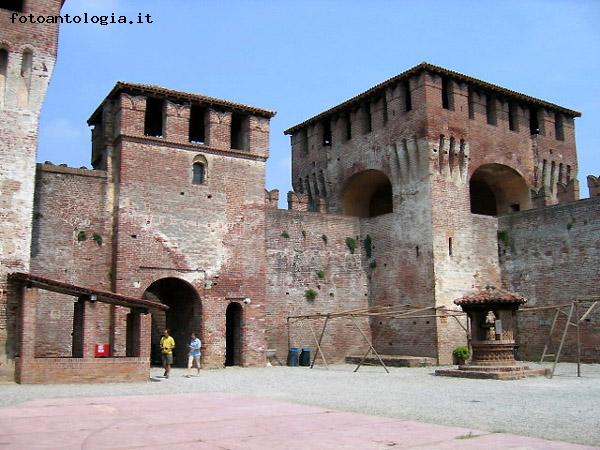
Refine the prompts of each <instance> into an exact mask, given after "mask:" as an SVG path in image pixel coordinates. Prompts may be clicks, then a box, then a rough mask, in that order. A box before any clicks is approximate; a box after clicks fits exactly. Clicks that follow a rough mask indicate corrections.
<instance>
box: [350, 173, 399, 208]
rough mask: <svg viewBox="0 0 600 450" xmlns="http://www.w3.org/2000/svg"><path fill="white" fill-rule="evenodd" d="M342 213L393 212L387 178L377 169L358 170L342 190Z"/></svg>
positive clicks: (389, 183) (391, 195) (390, 184)
mask: <svg viewBox="0 0 600 450" xmlns="http://www.w3.org/2000/svg"><path fill="white" fill-rule="evenodd" d="M342 205H343V208H344V214H347V215H349V216H358V217H375V216H380V215H382V214H388V213H391V212H393V210H394V206H393V191H392V183H391V182H390V180H389V178H388V177H387V176H386V175H385V174H384V173H383V172H381V171H379V170H365V171H363V172H359V173H357V174H355V175H353V176H352V177H350V179H349V180H348V181H347V182H346V185H345V187H344V189H343V191H342Z"/></svg>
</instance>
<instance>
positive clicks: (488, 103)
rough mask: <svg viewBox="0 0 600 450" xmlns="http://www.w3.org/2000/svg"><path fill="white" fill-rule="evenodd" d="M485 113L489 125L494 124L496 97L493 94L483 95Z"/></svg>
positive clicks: (495, 121) (495, 119) (495, 122)
mask: <svg viewBox="0 0 600 450" xmlns="http://www.w3.org/2000/svg"><path fill="white" fill-rule="evenodd" d="M485 114H486V117H487V123H488V124H489V125H496V124H497V123H498V122H497V116H496V97H494V96H493V95H486V96H485Z"/></svg>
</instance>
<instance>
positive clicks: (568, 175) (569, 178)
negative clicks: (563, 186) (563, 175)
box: [567, 164, 571, 183]
mask: <svg viewBox="0 0 600 450" xmlns="http://www.w3.org/2000/svg"><path fill="white" fill-rule="evenodd" d="M569 181H571V166H569V165H568V164H567V183H568V182H569Z"/></svg>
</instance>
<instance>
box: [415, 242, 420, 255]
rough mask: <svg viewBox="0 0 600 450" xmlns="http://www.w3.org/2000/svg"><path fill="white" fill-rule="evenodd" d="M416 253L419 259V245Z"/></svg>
mask: <svg viewBox="0 0 600 450" xmlns="http://www.w3.org/2000/svg"><path fill="white" fill-rule="evenodd" d="M415 253H416V255H417V258H418V257H419V246H418V245H417V246H416V247H415Z"/></svg>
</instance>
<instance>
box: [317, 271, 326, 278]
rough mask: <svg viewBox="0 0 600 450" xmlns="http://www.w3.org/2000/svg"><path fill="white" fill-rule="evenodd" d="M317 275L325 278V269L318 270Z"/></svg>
mask: <svg viewBox="0 0 600 450" xmlns="http://www.w3.org/2000/svg"><path fill="white" fill-rule="evenodd" d="M317 277H319V278H325V272H324V271H322V270H319V271H318V272H317Z"/></svg>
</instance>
